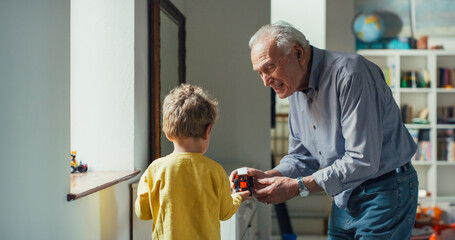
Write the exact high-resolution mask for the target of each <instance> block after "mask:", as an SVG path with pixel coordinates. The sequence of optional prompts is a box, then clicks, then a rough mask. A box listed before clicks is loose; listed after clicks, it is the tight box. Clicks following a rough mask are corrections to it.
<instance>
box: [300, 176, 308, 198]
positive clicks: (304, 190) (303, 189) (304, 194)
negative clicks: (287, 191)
mask: <svg viewBox="0 0 455 240" xmlns="http://www.w3.org/2000/svg"><path fill="white" fill-rule="evenodd" d="M297 182H298V183H299V195H300V196H301V197H308V196H309V195H310V190H308V188H306V187H305V184H303V180H302V178H301V177H298V178H297Z"/></svg>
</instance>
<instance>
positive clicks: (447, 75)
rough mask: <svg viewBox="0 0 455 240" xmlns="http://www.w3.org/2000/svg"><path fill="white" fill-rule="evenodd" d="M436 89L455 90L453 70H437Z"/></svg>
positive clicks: (454, 70) (454, 73)
mask: <svg viewBox="0 0 455 240" xmlns="http://www.w3.org/2000/svg"><path fill="white" fill-rule="evenodd" d="M437 83H438V88H455V69H450V68H444V67H440V68H438V81H437Z"/></svg>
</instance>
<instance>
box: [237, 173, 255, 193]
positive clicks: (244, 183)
mask: <svg viewBox="0 0 455 240" xmlns="http://www.w3.org/2000/svg"><path fill="white" fill-rule="evenodd" d="M234 186H235V191H236V192H243V191H246V190H248V191H250V196H251V195H253V177H251V176H248V170H247V168H239V169H238V170H237V175H235V178H234Z"/></svg>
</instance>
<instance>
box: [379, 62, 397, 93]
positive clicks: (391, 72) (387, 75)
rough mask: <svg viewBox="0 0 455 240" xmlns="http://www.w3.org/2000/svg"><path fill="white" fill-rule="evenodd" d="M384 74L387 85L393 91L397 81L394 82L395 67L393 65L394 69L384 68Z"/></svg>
mask: <svg viewBox="0 0 455 240" xmlns="http://www.w3.org/2000/svg"><path fill="white" fill-rule="evenodd" d="M382 72H383V74H384V79H385V82H386V83H387V85H388V86H389V87H390V88H392V89H393V88H395V81H394V80H393V75H394V72H395V65H393V66H392V67H383V68H382Z"/></svg>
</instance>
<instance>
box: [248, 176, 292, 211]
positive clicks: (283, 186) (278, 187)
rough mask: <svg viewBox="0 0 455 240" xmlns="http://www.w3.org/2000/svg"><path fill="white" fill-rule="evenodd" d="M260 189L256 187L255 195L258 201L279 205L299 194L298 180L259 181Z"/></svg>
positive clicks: (279, 178) (273, 178)
mask: <svg viewBox="0 0 455 240" xmlns="http://www.w3.org/2000/svg"><path fill="white" fill-rule="evenodd" d="M257 182H258V183H259V186H260V188H256V186H254V189H255V191H254V194H255V196H256V198H257V199H258V201H260V202H263V203H272V204H278V203H282V202H285V201H287V200H289V199H291V198H293V197H295V196H297V195H298V194H299V184H298V182H297V179H292V178H288V177H271V178H262V179H258V180H257Z"/></svg>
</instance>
